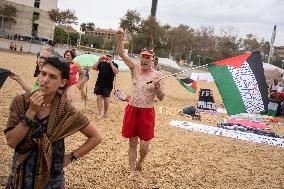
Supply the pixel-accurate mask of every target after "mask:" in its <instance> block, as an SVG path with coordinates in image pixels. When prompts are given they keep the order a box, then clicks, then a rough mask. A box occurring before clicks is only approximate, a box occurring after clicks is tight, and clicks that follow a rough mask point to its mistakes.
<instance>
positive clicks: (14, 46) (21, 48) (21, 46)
mask: <svg viewBox="0 0 284 189" xmlns="http://www.w3.org/2000/svg"><path fill="white" fill-rule="evenodd" d="M17 47H18V46H17V44H16V43H13V42H10V44H9V49H10V50H11V51H17ZM20 51H21V52H23V45H22V44H21V45H20Z"/></svg>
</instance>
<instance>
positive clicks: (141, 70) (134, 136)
mask: <svg viewBox="0 0 284 189" xmlns="http://www.w3.org/2000/svg"><path fill="white" fill-rule="evenodd" d="M116 34H117V50H118V54H119V56H120V57H121V58H122V60H123V61H124V62H125V64H126V65H127V66H128V67H129V69H130V71H131V74H132V84H133V87H132V88H133V91H132V95H131V96H132V98H131V99H130V101H129V104H128V105H127V106H126V108H125V114H124V120H123V126H122V136H123V137H125V138H129V149H128V156H129V167H130V174H129V178H132V177H133V176H134V175H135V170H138V171H139V170H142V163H143V161H144V159H145V157H146V155H147V153H148V151H149V144H150V140H151V139H152V138H154V126H155V110H154V107H153V104H154V98H155V96H157V98H158V99H159V100H163V98H164V96H165V94H164V84H163V81H161V80H160V79H159V78H161V76H162V73H161V72H159V71H156V70H154V69H153V63H154V58H153V53H151V52H149V51H146V50H144V51H142V52H141V54H140V64H138V63H135V62H134V61H133V60H132V59H131V58H130V57H129V56H128V55H126V54H125V52H124V44H123V35H124V32H123V30H121V29H119V30H118V31H117V32H116ZM148 81H152V82H151V83H149V84H147V82H148ZM138 138H139V139H140V142H139V143H140V151H139V152H140V157H139V159H138V161H137V145H138Z"/></svg>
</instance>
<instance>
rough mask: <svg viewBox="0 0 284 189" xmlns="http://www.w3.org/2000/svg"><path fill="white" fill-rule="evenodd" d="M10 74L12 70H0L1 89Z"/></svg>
mask: <svg viewBox="0 0 284 189" xmlns="http://www.w3.org/2000/svg"><path fill="white" fill-rule="evenodd" d="M10 73H11V71H10V70H6V69H3V68H0V89H1V87H2V86H3V84H4V83H5V81H6V79H7V77H8V76H9V75H10Z"/></svg>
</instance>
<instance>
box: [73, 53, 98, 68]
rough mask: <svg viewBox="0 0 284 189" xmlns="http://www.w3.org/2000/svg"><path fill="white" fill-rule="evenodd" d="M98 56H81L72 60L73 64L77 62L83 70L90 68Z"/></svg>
mask: <svg viewBox="0 0 284 189" xmlns="http://www.w3.org/2000/svg"><path fill="white" fill-rule="evenodd" d="M99 58H100V56H97V55H94V54H83V55H80V56H76V57H75V58H74V61H75V62H78V63H79V64H80V65H81V66H82V67H83V68H86V67H92V66H93V65H94V64H95V63H96V62H97V61H98V60H99Z"/></svg>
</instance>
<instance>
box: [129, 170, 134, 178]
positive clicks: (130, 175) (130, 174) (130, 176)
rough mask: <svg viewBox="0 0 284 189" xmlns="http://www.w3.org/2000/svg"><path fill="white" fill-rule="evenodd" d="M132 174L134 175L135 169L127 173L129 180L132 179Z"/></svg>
mask: <svg viewBox="0 0 284 189" xmlns="http://www.w3.org/2000/svg"><path fill="white" fill-rule="evenodd" d="M134 176H135V171H133V172H130V173H129V175H128V179H129V180H133V179H134Z"/></svg>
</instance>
